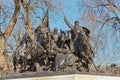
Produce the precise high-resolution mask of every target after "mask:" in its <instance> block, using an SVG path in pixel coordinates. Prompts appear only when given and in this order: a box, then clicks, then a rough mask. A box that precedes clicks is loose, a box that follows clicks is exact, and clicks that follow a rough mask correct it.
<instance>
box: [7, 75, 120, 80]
mask: <svg viewBox="0 0 120 80" xmlns="http://www.w3.org/2000/svg"><path fill="white" fill-rule="evenodd" d="M6 80H120V76H110V75H109V76H105V75H89V74H69V75H56V76H54V75H53V76H43V77H31V78H30V77H29V78H15V79H6Z"/></svg>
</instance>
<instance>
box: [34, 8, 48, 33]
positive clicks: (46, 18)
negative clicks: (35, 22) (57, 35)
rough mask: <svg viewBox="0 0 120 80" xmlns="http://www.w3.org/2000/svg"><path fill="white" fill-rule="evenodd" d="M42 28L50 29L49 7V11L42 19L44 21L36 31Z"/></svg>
mask: <svg viewBox="0 0 120 80" xmlns="http://www.w3.org/2000/svg"><path fill="white" fill-rule="evenodd" d="M42 28H48V29H49V13H48V9H47V11H46V13H45V16H44V18H43V20H42V23H41V24H40V25H39V26H38V27H37V28H36V30H35V31H38V30H40V29H42Z"/></svg>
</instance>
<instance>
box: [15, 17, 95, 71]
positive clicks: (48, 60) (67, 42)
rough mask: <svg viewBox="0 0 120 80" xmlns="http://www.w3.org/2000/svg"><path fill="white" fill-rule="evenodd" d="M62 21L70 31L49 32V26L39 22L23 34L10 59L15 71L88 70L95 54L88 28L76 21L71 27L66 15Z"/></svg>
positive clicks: (45, 22)
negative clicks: (33, 28) (31, 29)
mask: <svg viewBox="0 0 120 80" xmlns="http://www.w3.org/2000/svg"><path fill="white" fill-rule="evenodd" d="M47 17H48V16H47V15H46V16H45V17H44V19H43V22H44V24H47V22H48V20H47V19H48V18H47ZM64 20H65V22H66V24H67V25H68V27H69V28H70V29H71V30H69V31H66V32H65V31H62V30H60V33H59V32H58V29H57V28H54V31H53V32H51V31H50V29H49V27H48V26H49V25H44V24H42V25H41V26H39V27H38V28H36V29H35V31H34V32H32V33H31V34H28V33H26V34H25V35H24V36H23V38H22V40H21V42H20V44H19V46H18V48H17V49H16V51H15V55H14V58H13V63H14V70H15V71H20V72H25V71H28V70H30V71H36V70H37V71H38V70H39V71H82V72H88V71H89V69H90V66H91V65H94V63H93V58H94V57H95V54H94V52H93V51H92V48H91V45H90V43H89V37H90V36H89V34H90V31H89V30H88V29H87V28H85V27H82V26H80V25H79V22H78V21H75V25H74V26H72V25H71V24H70V23H69V22H68V21H67V19H66V17H65V18H64ZM43 22H42V23H43ZM43 26H44V27H43ZM37 64H38V65H37ZM94 67H95V65H94ZM95 69H96V67H95ZM96 70H97V69H96Z"/></svg>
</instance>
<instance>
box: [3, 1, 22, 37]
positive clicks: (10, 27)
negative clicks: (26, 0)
mask: <svg viewBox="0 0 120 80" xmlns="http://www.w3.org/2000/svg"><path fill="white" fill-rule="evenodd" d="M14 3H15V11H14V14H13V16H12V19H11V20H10V22H9V25H8V27H7V29H6V30H5V33H4V35H5V38H6V39H7V38H8V37H9V36H10V34H11V32H12V30H13V28H14V26H15V24H16V22H17V18H18V16H19V13H20V0H14Z"/></svg>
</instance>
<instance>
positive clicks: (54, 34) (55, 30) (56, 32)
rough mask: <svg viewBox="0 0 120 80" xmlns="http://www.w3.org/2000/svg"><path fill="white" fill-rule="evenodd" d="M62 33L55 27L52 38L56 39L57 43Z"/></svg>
mask: <svg viewBox="0 0 120 80" xmlns="http://www.w3.org/2000/svg"><path fill="white" fill-rule="evenodd" d="M59 36H60V34H59V33H58V29H57V28H54V31H53V32H52V33H51V38H52V39H53V40H54V42H55V43H56V42H57V41H58V38H59Z"/></svg>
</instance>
